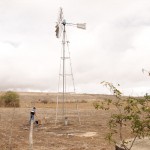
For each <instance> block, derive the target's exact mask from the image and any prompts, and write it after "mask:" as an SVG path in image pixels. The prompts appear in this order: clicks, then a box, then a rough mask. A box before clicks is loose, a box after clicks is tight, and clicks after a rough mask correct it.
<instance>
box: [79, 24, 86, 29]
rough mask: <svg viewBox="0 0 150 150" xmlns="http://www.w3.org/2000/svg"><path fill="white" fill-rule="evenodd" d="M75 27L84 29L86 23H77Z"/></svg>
mask: <svg viewBox="0 0 150 150" xmlns="http://www.w3.org/2000/svg"><path fill="white" fill-rule="evenodd" d="M77 28H80V29H86V23H77Z"/></svg>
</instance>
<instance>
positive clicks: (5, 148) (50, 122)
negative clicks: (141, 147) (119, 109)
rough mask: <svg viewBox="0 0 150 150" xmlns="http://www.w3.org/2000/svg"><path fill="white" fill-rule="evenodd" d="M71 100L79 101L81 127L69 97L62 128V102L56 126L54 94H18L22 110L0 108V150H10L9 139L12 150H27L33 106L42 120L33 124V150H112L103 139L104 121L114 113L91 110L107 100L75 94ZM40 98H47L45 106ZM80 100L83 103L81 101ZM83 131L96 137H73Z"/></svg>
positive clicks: (73, 104)
mask: <svg viewBox="0 0 150 150" xmlns="http://www.w3.org/2000/svg"><path fill="white" fill-rule="evenodd" d="M74 98H75V99H78V101H79V103H78V107H79V114H80V120H81V124H79V121H78V115H77V111H76V109H75V108H76V107H75V106H76V105H75V104H76V103H75V102H74V101H73V102H71V96H70V102H71V103H69V101H68V102H67V103H66V105H65V107H66V108H67V116H68V126H64V125H63V124H62V122H61V117H62V112H61V103H59V110H60V113H58V123H57V125H56V126H55V119H56V111H55V108H56V103H55V102H54V101H56V94H55V93H51V94H49V93H20V99H21V107H20V108H16V109H15V112H14V109H13V108H0V139H1V140H0V149H1V150H10V143H9V140H10V136H11V149H12V150H28V149H29V112H30V110H31V108H32V106H33V105H34V106H35V107H36V108H37V115H38V118H37V119H38V120H40V121H41V125H38V126H36V125H34V130H33V149H34V150H113V149H114V147H113V146H111V145H109V144H108V143H107V141H105V139H104V138H105V134H106V132H107V130H108V128H107V126H106V124H107V119H108V117H109V116H110V115H111V113H112V112H114V111H115V110H114V109H113V108H112V109H111V110H110V111H109V112H106V111H103V110H98V111H97V110H95V109H94V107H93V102H94V101H101V100H104V99H106V98H110V97H109V96H104V95H88V94H85V95H80V94H78V95H73V99H74ZM39 99H40V100H39ZM43 99H46V100H47V101H48V103H47V104H44V103H42V102H41V100H43ZM83 100H86V101H84V102H83ZM14 114H15V115H14ZM13 115H14V116H13ZM12 119H13V121H12ZM12 122H13V125H12ZM86 132H96V133H97V134H96V136H91V137H82V136H76V135H77V134H80V133H86ZM125 134H127V133H125Z"/></svg>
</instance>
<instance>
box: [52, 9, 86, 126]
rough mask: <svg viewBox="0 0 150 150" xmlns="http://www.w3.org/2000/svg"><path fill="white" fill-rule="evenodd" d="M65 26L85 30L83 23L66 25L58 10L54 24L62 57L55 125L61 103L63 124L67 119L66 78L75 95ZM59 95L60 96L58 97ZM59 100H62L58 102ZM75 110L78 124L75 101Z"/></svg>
mask: <svg viewBox="0 0 150 150" xmlns="http://www.w3.org/2000/svg"><path fill="white" fill-rule="evenodd" d="M67 26H75V27H77V28H80V29H86V24H85V23H82V24H81V23H77V24H74V23H68V22H66V20H65V19H64V15H63V10H62V8H60V10H59V16H58V21H57V23H56V26H55V27H56V30H55V32H56V37H57V38H60V37H61V33H62V34H63V35H62V56H61V60H60V72H59V83H58V95H57V105H56V121H55V124H56V123H57V120H58V104H59V103H61V104H62V111H61V114H62V121H63V122H64V123H65V122H66V119H67V118H68V116H67V112H66V102H67V101H66V97H67V94H68V93H67V90H66V86H67V84H66V80H67V76H70V77H71V78H72V86H73V93H75V84H74V77H73V72H72V65H71V58H70V51H69V47H68V44H69V42H68V41H67V37H66V27H67ZM66 47H67V48H68V55H67V50H66ZM66 60H70V73H67V72H66V70H67V67H66V64H67V62H66ZM60 78H61V79H62V92H60ZM60 93H61V95H60ZM60 98H61V99H62V100H61V101H60ZM76 110H77V114H78V118H79V122H80V117H79V111H78V105H77V100H76Z"/></svg>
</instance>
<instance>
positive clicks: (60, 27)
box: [55, 7, 63, 38]
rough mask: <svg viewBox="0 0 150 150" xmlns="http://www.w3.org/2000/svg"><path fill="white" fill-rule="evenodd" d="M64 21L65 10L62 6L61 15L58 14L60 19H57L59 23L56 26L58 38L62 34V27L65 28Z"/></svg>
mask: <svg viewBox="0 0 150 150" xmlns="http://www.w3.org/2000/svg"><path fill="white" fill-rule="evenodd" d="M62 22H63V10H62V8H61V7H60V10H59V15H58V21H57V24H56V26H55V28H56V29H55V32H56V37H57V38H60V36H61V32H62V28H63V25H62Z"/></svg>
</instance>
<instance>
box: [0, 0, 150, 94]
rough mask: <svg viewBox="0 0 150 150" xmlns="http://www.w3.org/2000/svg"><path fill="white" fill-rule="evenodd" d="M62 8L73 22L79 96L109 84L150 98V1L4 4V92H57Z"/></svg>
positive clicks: (0, 61) (0, 46)
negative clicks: (77, 25)
mask: <svg viewBox="0 0 150 150" xmlns="http://www.w3.org/2000/svg"><path fill="white" fill-rule="evenodd" d="M59 7H62V8H63V12H64V17H65V19H66V21H67V22H72V23H80V22H81V23H84V22H85V23H87V29H86V30H81V29H77V28H75V27H67V39H68V40H69V42H70V44H69V48H70V53H71V60H72V69H73V75H74V79H75V87H76V92H78V93H99V94H101V93H104V94H106V93H108V94H109V90H107V89H106V88H105V87H103V86H102V85H101V84H100V82H101V81H108V82H111V83H113V84H114V85H117V84H118V83H119V84H120V87H119V89H121V91H122V92H123V93H124V94H125V95H136V96H139V95H144V94H145V93H146V92H149V93H150V76H148V74H147V73H145V74H143V73H142V68H145V69H146V70H148V71H150V41H149V40H150V1H149V0H0V90H19V91H41V92H42V91H48V92H57V89H58V77H59V66H60V56H61V49H62V45H61V40H62V39H61V38H60V39H57V38H56V37H55V25H56V21H57V18H58V10H59Z"/></svg>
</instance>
